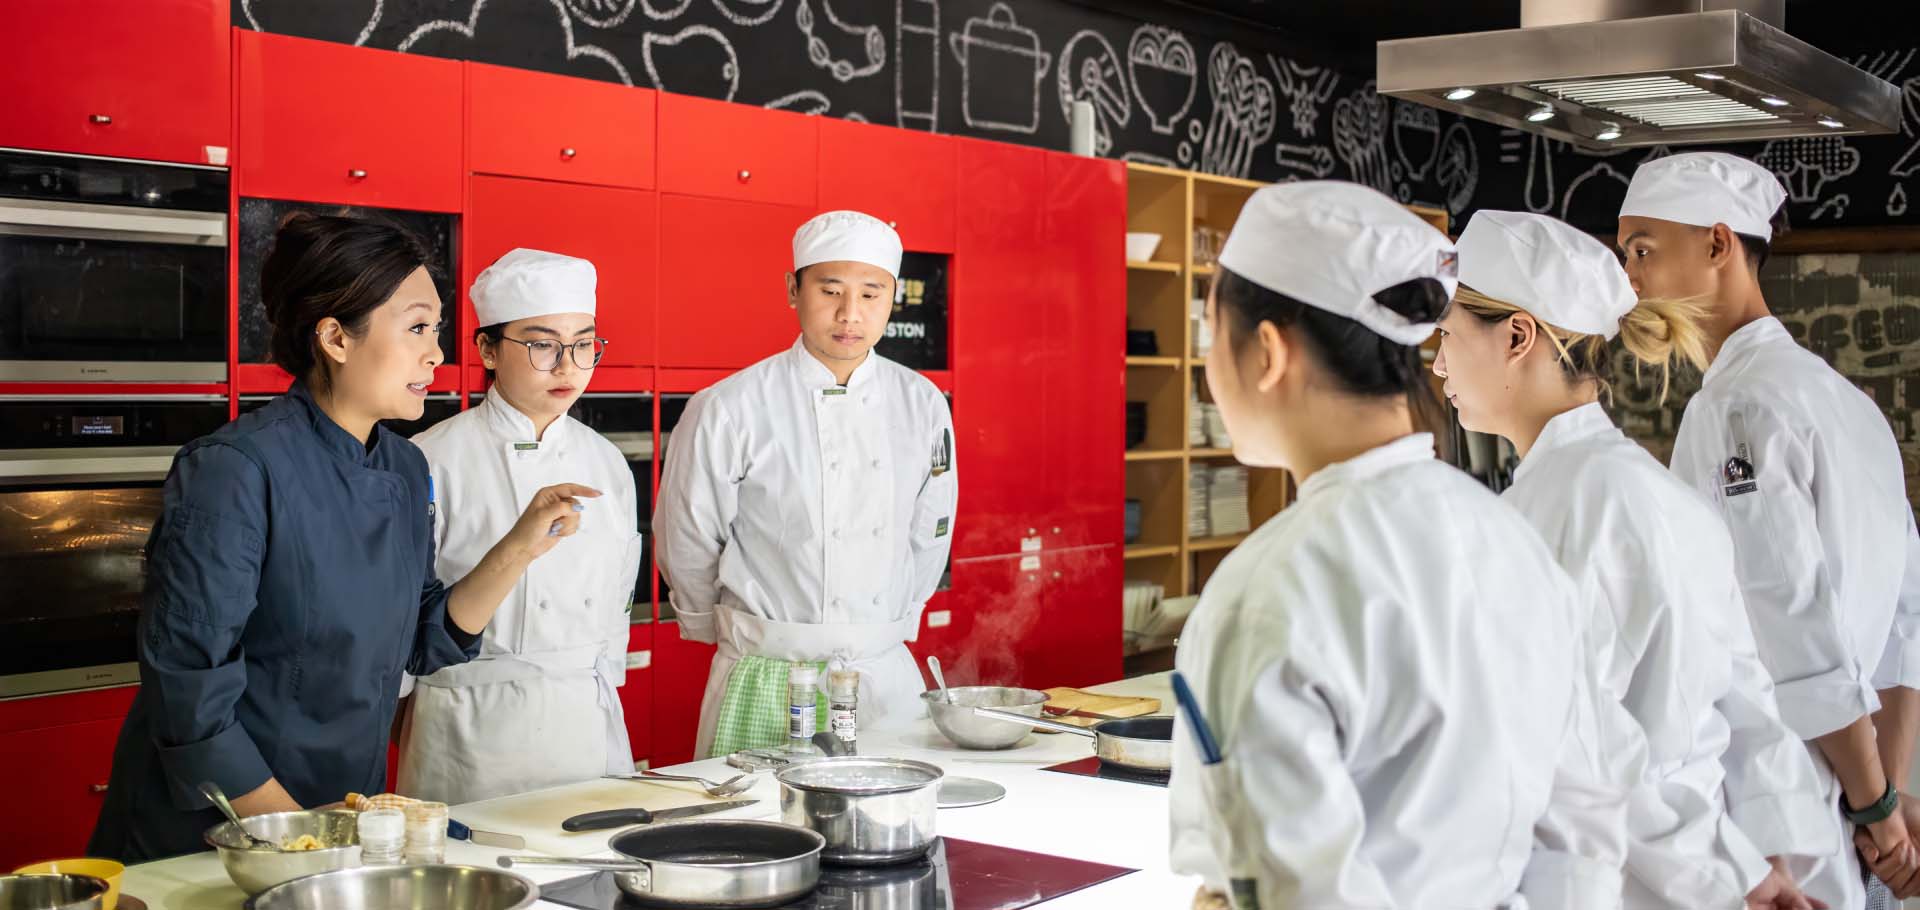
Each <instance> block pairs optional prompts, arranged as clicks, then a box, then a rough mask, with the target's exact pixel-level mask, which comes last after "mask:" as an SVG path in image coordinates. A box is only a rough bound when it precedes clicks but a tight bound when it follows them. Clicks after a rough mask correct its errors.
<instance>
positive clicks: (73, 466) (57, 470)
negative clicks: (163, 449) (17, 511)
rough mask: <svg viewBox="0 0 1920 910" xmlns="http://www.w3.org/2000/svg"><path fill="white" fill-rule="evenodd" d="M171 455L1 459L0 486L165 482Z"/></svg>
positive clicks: (171, 460)
mask: <svg viewBox="0 0 1920 910" xmlns="http://www.w3.org/2000/svg"><path fill="white" fill-rule="evenodd" d="M172 468H173V454H172V453H171V452H168V453H166V454H159V453H153V454H148V453H142V454H139V455H88V456H63V457H57V458H20V459H5V458H0V483H20V482H22V481H25V482H28V483H33V484H47V483H74V482H85V483H93V482H116V483H117V482H123V481H142V482H152V481H159V480H165V479H166V478H167V471H169V470H171V469H172Z"/></svg>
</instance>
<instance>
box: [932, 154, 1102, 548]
mask: <svg viewBox="0 0 1920 910" xmlns="http://www.w3.org/2000/svg"><path fill="white" fill-rule="evenodd" d="M953 141H954V142H955V144H956V145H957V146H958V155H959V161H958V172H959V185H960V186H964V187H966V188H967V202H966V205H963V206H960V207H959V210H958V212H957V214H958V221H957V230H956V234H955V247H956V249H955V252H954V257H953V265H952V270H951V272H950V274H951V281H950V286H949V289H948V294H949V299H950V304H949V311H950V313H949V317H948V318H949V319H950V321H951V324H952V327H953V341H952V344H953V373H954V377H953V384H954V389H953V419H954V434H955V436H956V437H957V438H958V440H957V443H956V452H955V458H956V461H957V463H958V466H959V470H960V478H961V480H960V484H961V487H960V514H959V516H958V517H957V518H956V519H955V522H954V539H953V555H954V558H955V559H966V558H974V557H982V556H1003V555H1008V554H1015V553H1019V552H1021V545H1022V543H1021V542H1022V541H1023V540H1027V539H1030V538H1033V537H1035V536H1037V535H1038V534H1039V533H1040V531H1041V526H1040V521H1041V520H1042V515H1043V510H1042V508H1041V504H1042V503H1043V502H1045V501H1047V500H1048V499H1049V497H1050V496H1051V495H1052V494H1051V493H1049V491H1048V490H1047V481H1046V478H1045V477H1044V476H1043V475H1042V471H1041V468H1042V465H1041V463H1040V461H1039V451H1040V446H1041V443H1042V440H1043V438H1044V434H1045V432H1046V418H1045V414H1044V412H1043V402H1042V391H1043V389H1044V387H1045V379H1044V377H1043V371H1042V366H1043V363H1042V362H1043V360H1044V357H1045V355H1044V352H1043V351H1042V345H1041V341H1040V333H1041V332H1042V323H1043V319H1042V317H1040V316H1039V315H1037V314H1038V313H1040V311H1041V309H1042V308H1043V307H1045V306H1048V305H1050V304H1051V303H1052V301H1051V300H1049V299H1048V296H1049V291H1050V290H1051V288H1049V287H1046V286H1045V285H1043V284H1042V283H1040V282H1037V281H1035V280H1034V276H1035V274H1036V270H1037V269H1038V268H1040V267H1042V266H1044V264H1045V263H1046V260H1047V256H1046V251H1044V250H1042V249H1041V248H1040V247H1041V243H1040V226H1041V224H1040V223H1041V217H1040V216H1041V212H1040V200H1041V199H1044V198H1045V196H1046V192H1045V183H1046V153H1045V152H1042V151H1039V150H1035V149H1027V148H1020V147H1018V146H1012V145H1004V144H1001V143H996V142H981V141H976V140H970V139H961V140H953ZM1116 306H1117V305H1116Z"/></svg>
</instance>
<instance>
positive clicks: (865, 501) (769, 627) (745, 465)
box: [654, 211, 957, 756]
mask: <svg viewBox="0 0 1920 910" xmlns="http://www.w3.org/2000/svg"><path fill="white" fill-rule="evenodd" d="M900 257H901V247H900V238H899V236H898V235H897V234H895V233H894V231H893V229H892V228H890V227H888V226H887V225H886V223H884V222H882V221H879V220H878V219H875V218H873V217H872V216H869V215H864V214H861V213H859V212H845V211H840V212H827V213H825V214H822V215H819V216H816V217H815V218H813V219H812V220H810V221H808V222H807V223H805V224H803V225H801V226H800V229H799V230H798V231H796V232H795V233H794V237H793V271H792V272H791V273H789V274H788V275H787V303H788V305H789V306H790V307H792V308H793V309H794V311H795V313H796V314H797V315H798V317H799V322H800V337H799V339H797V340H796V341H795V342H794V344H793V347H792V348H790V349H788V350H787V351H785V352H783V353H780V354H776V355H774V356H772V357H769V358H767V359H766V360H763V361H761V362H759V363H757V364H755V365H753V366H751V367H748V368H746V369H745V370H742V371H740V372H739V373H736V374H734V375H732V376H730V377H728V378H727V379H725V380H723V381H721V382H720V383H718V384H717V385H715V386H713V387H712V388H709V389H707V390H705V391H702V392H701V393H699V394H698V395H695V396H694V397H693V400H692V401H690V402H689V403H688V404H687V409H686V412H685V414H684V415H683V416H682V418H681V420H680V424H679V426H678V428H677V429H676V430H675V432H674V434H673V440H672V442H671V444H670V445H669V447H668V452H667V458H666V463H665V466H664V468H663V473H662V475H661V478H660V500H659V502H658V503H657V504H656V506H655V508H654V528H655V534H656V540H655V555H656V558H657V559H658V561H659V564H660V570H661V572H662V574H663V575H664V576H665V577H666V579H667V581H668V582H669V583H670V584H671V585H672V586H673V607H674V611H675V613H676V614H677V615H678V617H679V621H680V634H681V636H682V637H684V638H687V639H690V640H693V641H701V642H712V643H715V644H717V645H718V650H717V653H716V655H715V657H714V661H713V667H712V670H711V671H710V673H709V675H708V677H707V688H706V694H705V696H704V699H703V701H702V703H701V707H700V731H699V738H698V741H697V746H696V753H697V754H698V755H701V756H707V755H725V754H729V753H731V752H733V751H736V750H739V749H743V748H758V747H765V746H772V745H778V744H780V743H784V742H785V741H786V737H787V724H788V716H787V709H788V698H789V696H788V691H787V679H788V671H789V669H790V668H791V667H792V666H793V665H794V664H796V663H808V664H812V665H814V666H815V667H816V668H824V667H831V668H835V669H852V670H854V671H857V672H858V673H859V675H860V718H859V722H860V723H861V725H862V726H863V728H874V727H885V726H889V725H898V724H902V723H906V722H910V721H911V720H913V719H914V718H917V717H919V716H921V714H922V713H923V709H922V707H921V705H920V701H919V693H920V692H921V691H923V690H924V689H925V688H926V686H925V683H924V682H922V680H921V677H920V671H919V668H918V666H917V665H916V664H915V662H914V660H913V656H912V655H911V654H909V653H908V651H907V648H906V645H905V642H907V641H910V640H912V639H913V638H914V637H916V635H917V634H918V632H919V627H920V613H921V610H922V609H923V608H924V607H925V605H926V600H927V598H928V597H929V596H931V595H932V594H933V591H934V588H935V587H936V586H937V585H938V583H939V579H940V576H941V573H942V572H943V571H944V569H945V566H946V562H947V551H948V549H949V546H950V544H951V542H952V540H953V536H952V535H953V520H954V500H955V488H956V482H957V481H956V478H957V475H956V474H955V473H954V462H953V421H952V418H951V417H950V416H949V414H948V410H947V403H946V400H945V398H943V397H942V396H941V394H940V392H939V390H938V389H936V388H935V387H934V385H933V384H932V383H931V382H928V381H927V379H926V378H925V377H923V376H920V375H919V374H917V373H915V372H913V371H912V370H909V369H907V368H905V367H902V366H900V365H899V364H896V363H893V362H892V361H889V360H887V359H886V358H884V357H881V356H880V355H878V354H875V353H873V345H874V343H875V342H876V341H878V340H879V339H880V338H881V337H882V336H883V335H884V334H885V332H886V326H887V321H888V319H889V318H890V317H891V316H892V313H893V306H894V300H895V292H896V284H897V279H898V277H899V273H900ZM769 315H771V314H769ZM822 679H824V675H823V676H822ZM818 702H819V706H820V710H821V711H823V712H824V710H825V708H826V704H827V700H826V699H825V698H824V697H822V698H820V699H818Z"/></svg>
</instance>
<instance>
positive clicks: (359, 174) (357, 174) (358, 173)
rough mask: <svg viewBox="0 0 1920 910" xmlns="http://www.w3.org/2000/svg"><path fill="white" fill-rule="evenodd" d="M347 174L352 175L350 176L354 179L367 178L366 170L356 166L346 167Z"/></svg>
mask: <svg viewBox="0 0 1920 910" xmlns="http://www.w3.org/2000/svg"><path fill="white" fill-rule="evenodd" d="M347 176H348V177H352V178H353V179H355V180H365V179H367V172H366V171H363V170H361V169H359V168H357V167H356V168H348V169H347Z"/></svg>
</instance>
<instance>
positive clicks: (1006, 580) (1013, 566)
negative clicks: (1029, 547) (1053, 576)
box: [932, 554, 1118, 686]
mask: <svg viewBox="0 0 1920 910" xmlns="http://www.w3.org/2000/svg"><path fill="white" fill-rule="evenodd" d="M1039 560H1040V556H1039V555H1038V554H1035V555H1032V556H1028V557H1020V556H995V557H989V558H986V559H958V560H954V563H953V591H952V594H951V602H952V605H953V613H954V623H955V625H957V626H960V627H961V631H960V633H959V634H957V635H954V636H952V637H951V640H952V644H951V645H950V646H949V647H948V649H947V650H946V652H945V653H939V652H932V653H935V654H936V655H937V656H938V657H939V658H940V663H941V664H942V667H941V670H942V671H943V672H944V673H945V674H946V677H947V684H948V685H950V686H976V685H977V686H1022V685H1026V684H1028V683H1030V682H1041V681H1042V677H1040V676H1037V675H1035V674H1033V673H1031V672H1029V657H1030V655H1029V654H1028V652H1029V650H1030V648H1029V646H1028V642H1029V641H1030V640H1031V639H1032V638H1033V636H1034V634H1035V631H1036V630H1037V629H1038V628H1039V627H1040V626H1041V625H1042V624H1043V623H1047V622H1051V620H1050V619H1049V618H1048V617H1047V616H1046V613H1045V610H1044V609H1043V608H1042V606H1041V592H1042V589H1043V587H1044V585H1043V584H1042V582H1041V574H1040V566H1039ZM1116 653H1118V652H1117V651H1116ZM1047 685H1057V683H1047Z"/></svg>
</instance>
